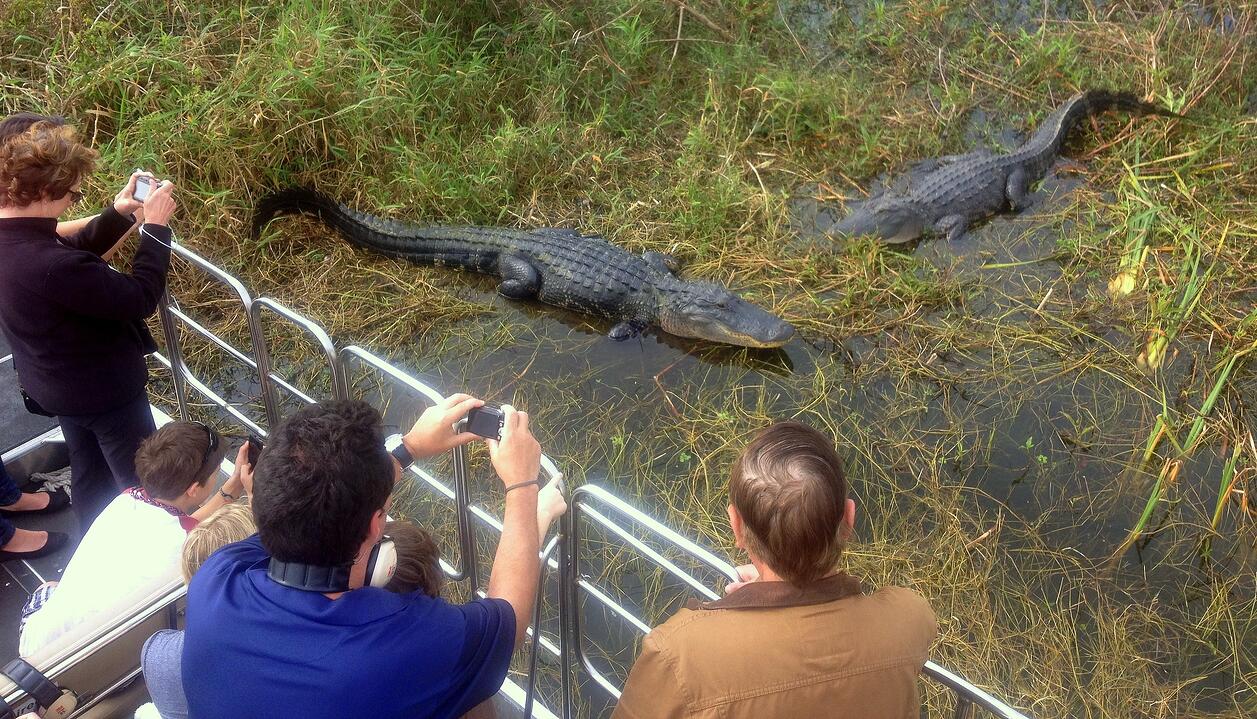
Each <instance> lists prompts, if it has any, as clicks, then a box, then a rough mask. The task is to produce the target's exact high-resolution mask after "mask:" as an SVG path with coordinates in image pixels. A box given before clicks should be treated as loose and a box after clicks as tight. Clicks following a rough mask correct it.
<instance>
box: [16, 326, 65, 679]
mask: <svg viewBox="0 0 1257 719" xmlns="http://www.w3.org/2000/svg"><path fill="white" fill-rule="evenodd" d="M56 426H57V423H56V421H55V420H53V419H52V418H51V417H41V416H39V415H36V414H31V413H29V412H27V411H26V407H25V406H23V404H22V398H21V396H20V395H19V394H18V383H17V373H16V372H14V371H13V360H12V358H11V357H10V353H9V343H8V340H7V339H6V338H5V337H4V335H3V333H0V451H2V452H4V453H5V454H6V455H7V454H9V453H10V451H11V450H13V449H14V448H16V447H18V446H20V445H22V444H23V443H25V442H27V441H29V440H31V439H32V438H34V437H38V436H40V435H42V434H44V433H46V432H48V431H49V430H52V429H54V428H56ZM6 467H7V468H8V469H9V474H11V475H12V476H13V479H14V481H16V482H17V483H18V486H23V485H24V484H25V482H26V480H27V479H28V477H29V472H30V470H29V469H27V468H26V467H24V466H22V464H21V463H8V462H6ZM8 519H9V521H11V522H13V523H14V524H16V525H17V526H19V527H21V528H22V529H33V530H48V531H53V532H65V533H66V534H69V535H70V537H71V540H72V541H71V543H70V545H71V546H67V547H65V548H63V549H62V550H61V551H59V552H57V553H56V554H53V555H50V556H47V557H40V558H39V559H33V560H28V561H10V562H4V563H2V564H0V567H3V571H0V627H2V628H3V629H0V656H3V657H15V656H17V626H18V621H19V619H20V617H21V615H22V605H24V604H25V603H26V597H27V596H28V595H29V594H30V593H31V592H32V591H34V589H35V587H37V586H39V585H40V584H41V583H42V582H44V581H46V580H49V579H56V578H58V577H60V576H61V572H62V571H63V570H64V569H65V565H66V563H67V562H69V561H70V555H71V554H72V553H73V545H75V544H77V540H78V524H77V523H76V522H75V521H74V512H72V511H70V510H65V511H62V512H57V513H56V514H52V515H34V516H23V515H17V516H15V517H13V516H11V517H9V518H8Z"/></svg>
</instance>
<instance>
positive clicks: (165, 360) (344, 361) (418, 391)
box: [157, 243, 1026, 719]
mask: <svg viewBox="0 0 1257 719" xmlns="http://www.w3.org/2000/svg"><path fill="white" fill-rule="evenodd" d="M172 248H173V250H174V255H175V256H176V257H179V258H182V259H183V260H186V261H187V262H189V263H190V264H191V265H192V266H193V267H195V268H197V269H199V270H200V271H202V272H204V273H205V274H207V275H208V276H209V277H211V278H213V279H215V280H217V281H218V282H220V283H221V284H223V285H224V286H226V287H227V288H228V289H229V290H231V292H232V293H233V294H234V295H235V298H236V299H237V300H238V301H239V302H240V307H241V310H242V311H243V313H244V317H245V318H246V321H247V323H248V330H249V338H250V343H251V347H250V348H249V350H250V352H245V351H244V350H241V349H239V348H236V347H234V346H232V345H231V344H230V343H228V342H226V341H225V340H223V339H222V338H220V337H218V336H217V335H215V334H214V333H213V332H211V331H210V330H208V329H206V328H205V327H204V326H203V325H202V324H200V323H199V322H197V321H196V320H194V319H193V318H192V317H190V316H188V315H187V314H186V313H185V312H183V311H182V310H180V309H179V308H178V307H177V306H175V305H174V304H173V303H172V302H171V301H170V299H169V296H166V297H164V298H163V301H162V303H161V304H160V307H159V311H160V317H161V322H162V327H163V335H164V337H165V340H166V352H167V354H166V356H162V355H157V359H158V361H160V362H161V363H162V364H164V365H166V366H167V367H168V368H170V369H171V373H172V380H173V384H174V388H175V398H176V401H177V402H178V405H179V415H180V416H181V417H182V418H184V419H188V418H189V403H188V388H189V387H191V388H192V389H194V390H196V391H197V392H198V393H199V394H200V395H201V396H202V397H204V398H205V399H206V400H208V401H209V402H210V403H211V404H213V405H214V406H217V407H218V408H219V409H221V410H223V411H224V412H226V413H227V414H228V415H230V416H231V417H232V418H234V419H235V420H236V421H237V422H239V423H240V424H241V425H243V426H244V427H246V428H247V429H248V430H249V431H253V432H257V433H259V434H263V435H264V434H266V428H270V427H274V426H275V425H276V424H278V422H279V421H280V420H281V419H282V417H281V403H280V400H279V396H278V392H277V388H282V389H283V390H285V391H286V392H288V393H289V394H291V395H292V396H294V397H297V398H299V399H300V400H302V401H304V402H315V401H316V400H317V399H318V398H316V397H313V396H311V394H309V393H308V392H307V391H305V390H302V389H301V388H298V387H297V386H295V385H294V384H293V383H292V382H291V381H289V380H287V379H285V378H283V377H281V376H279V375H278V374H276V373H275V371H274V369H273V367H272V363H271V354H270V351H269V347H268V344H267V336H266V332H265V331H264V326H263V311H264V310H265V311H266V312H267V313H268V314H273V315H274V316H275V318H276V321H278V322H282V323H288V324H289V325H292V326H293V327H295V328H296V329H298V330H299V331H300V332H301V333H302V334H304V335H305V336H307V337H309V338H311V339H313V340H314V343H315V344H316V345H317V346H318V348H319V350H320V352H321V354H322V356H323V360H324V361H325V362H326V365H327V370H328V372H329V373H330V377H331V393H332V395H331V396H332V398H336V399H346V398H348V397H349V396H351V394H353V386H352V382H351V381H350V375H349V374H348V372H347V369H348V368H350V367H351V366H355V365H360V366H361V367H362V368H364V369H368V370H370V371H371V372H374V373H375V374H376V376H377V377H378V378H379V379H380V380H381V381H383V382H384V383H386V384H388V385H391V386H392V387H393V388H395V389H402V390H404V391H406V392H410V393H412V394H415V395H417V396H419V397H421V398H423V399H424V401H426V402H428V403H431V404H435V403H437V402H439V401H441V400H442V399H443V398H444V395H443V394H442V393H440V392H439V391H438V390H436V389H435V388H433V387H431V386H429V385H427V384H425V383H424V382H421V381H419V380H418V379H416V378H415V377H413V376H411V375H410V374H408V373H407V372H405V371H404V370H402V369H400V368H398V367H396V366H395V365H393V364H391V363H390V362H388V361H387V360H385V359H383V358H381V357H379V356H377V355H375V354H374V353H372V352H371V351H369V350H367V349H364V348H362V347H359V346H357V345H349V346H346V347H343V348H341V349H339V350H338V349H337V348H336V344H335V342H334V341H333V340H332V338H331V337H330V336H329V335H328V334H327V332H326V331H325V330H324V329H323V328H322V327H320V326H319V325H318V324H317V323H315V322H313V321H311V320H310V319H308V318H306V317H304V316H302V315H301V314H299V313H297V312H295V311H293V310H291V309H289V308H287V307H285V306H284V305H282V304H280V303H279V302H276V301H275V300H272V299H269V298H266V297H260V298H254V297H252V296H251V295H250V293H249V291H248V290H247V289H246V288H245V287H244V285H243V283H241V282H240V281H239V280H238V279H236V278H235V277H232V276H231V275H230V274H228V273H227V272H225V271H223V270H222V269H220V268H218V267H216V266H215V265H213V264H212V263H210V262H209V261H207V260H205V259H204V258H202V257H200V256H199V255H197V254H196V253H194V252H192V251H191V250H189V249H187V248H186V247H183V246H182V245H180V244H178V243H172ZM177 323H182V324H183V325H184V326H186V327H188V328H189V329H190V330H191V331H193V332H195V333H196V334H198V335H200V336H202V337H203V338H204V339H205V340H207V341H208V342H210V343H212V344H213V345H215V346H216V347H218V348H219V349H221V350H222V351H224V352H226V353H227V354H228V355H229V356H230V357H232V358H233V359H234V360H236V361H237V362H240V363H241V364H243V365H245V366H246V367H249V368H250V369H251V370H253V371H254V372H255V373H256V375H257V379H258V383H259V386H260V388H261V399H262V403H263V405H264V412H265V415H266V428H264V427H262V426H261V425H260V424H259V423H257V422H255V421H254V420H253V419H252V418H250V417H249V416H248V415H247V414H246V413H245V412H244V410H243V409H242V408H240V407H237V406H235V405H233V404H231V403H230V402H228V401H227V400H226V399H225V398H223V397H222V396H221V395H220V394H219V393H218V392H216V391H214V390H213V389H212V388H211V387H210V386H208V385H207V384H206V383H205V382H204V381H202V380H201V379H199V378H198V377H196V375H195V374H194V373H193V372H192V371H191V369H190V368H189V367H188V365H187V363H186V362H185V361H184V357H183V351H182V347H181V342H180V339H179V331H178V326H177ZM450 459H451V467H452V470H451V474H452V476H451V477H450V478H449V479H448V480H444V479H442V478H440V477H438V476H436V475H435V474H433V473H432V472H430V471H429V470H427V469H425V468H422V467H418V466H412V467H411V468H410V469H409V472H411V474H412V475H413V476H414V477H415V478H417V479H418V480H419V483H418V485H417V486H419V487H422V488H424V489H426V490H428V491H429V492H431V493H433V494H435V495H437V496H438V497H439V498H441V499H443V500H445V501H450V502H453V504H454V511H455V520H456V525H455V526H456V537H455V542H454V544H455V546H456V547H457V550H458V556H457V557H456V558H455V560H454V561H453V562H451V561H447V560H446V559H444V558H442V559H441V566H442V569H443V570H444V572H445V573H446V575H447V576H448V577H449V578H450V579H451V580H453V581H455V582H461V583H465V585H466V588H467V589H468V591H469V592H470V593H471V594H478V595H481V596H483V587H482V585H481V581H480V576H479V575H480V572H479V570H478V564H477V560H478V558H477V554H476V552H477V544H476V536H477V526H478V525H480V526H483V527H486V528H488V529H489V530H491V531H493V532H496V533H497V534H499V535H500V534H501V531H502V523H501V521H500V520H499V519H498V518H497V517H496V516H494V514H492V513H491V512H489V511H488V510H486V509H485V508H484V507H481V506H478V505H476V504H474V503H472V502H471V500H470V492H469V489H468V470H467V453H466V451H465V449H464V448H462V447H459V448H456V449H455V450H453V451H452V453H451V457H450ZM541 462H542V470H543V472H544V473H545V474H546V475H547V479H550V478H553V477H555V476H558V475H559V471H558V468H557V467H556V466H555V464H554V462H553V461H552V460H551V459H550V458H549V457H547V456H544V455H543V456H542V459H541ZM617 519H618V521H617ZM582 520H587V521H589V522H591V523H593V524H594V525H597V526H598V527H600V528H601V529H602V530H604V531H605V532H606V533H607V536H608V537H614V538H615V540H616V541H617V542H619V543H620V544H621V545H622V546H624V547H625V548H627V549H630V550H632V551H634V552H635V553H637V555H638V556H640V557H641V558H642V559H643V560H645V561H647V562H649V563H650V564H651V565H653V566H654V567H657V568H658V569H659V570H660V571H662V572H664V573H665V574H666V575H667V576H670V577H671V578H672V579H673V580H675V581H676V582H678V583H679V584H680V585H681V586H682V587H684V588H685V589H686V590H688V591H689V592H693V593H697V594H699V595H702V596H704V597H706V598H707V599H716V598H718V597H719V594H718V593H717V592H716V591H715V590H714V589H713V588H712V587H710V586H708V585H707V584H705V583H703V582H702V581H700V580H699V579H698V578H696V577H695V576H694V575H693V574H691V573H690V572H689V571H687V570H685V569H683V568H682V567H680V566H679V565H678V564H677V562H676V561H674V560H673V559H669V557H668V556H665V552H668V553H673V554H676V553H679V554H680V555H682V556H684V557H687V558H688V559H689V560H690V561H692V562H693V563H695V564H696V565H699V566H702V567H705V568H706V569H707V570H709V571H710V572H711V573H712V574H713V575H719V576H721V577H724V578H728V579H730V580H737V578H738V575H737V572H736V570H735V569H734V567H733V566H732V565H731V564H729V563H728V562H727V561H725V560H724V559H722V558H720V557H718V556H716V555H715V554H713V553H711V552H710V551H708V550H707V549H705V548H703V547H701V546H699V545H698V544H696V543H694V542H693V541H691V540H689V539H688V538H686V537H684V536H682V535H681V534H679V533H677V532H676V531H674V530H672V529H671V528H669V527H667V526H665V525H663V524H661V523H660V522H658V521H656V520H654V519H653V518H651V517H650V516H649V515H647V514H645V513H644V512H642V511H641V510H639V509H637V508H635V507H633V506H632V505H630V504H628V503H627V502H625V501H623V500H622V499H620V498H618V497H616V496H615V495H613V494H612V493H610V492H608V491H607V490H605V489H603V488H601V487H598V486H596V485H591V484H586V485H583V486H581V487H578V488H576V489H575V490H574V491H572V492H571V498H570V501H569V510H568V513H567V514H566V515H565V516H564V517H563V518H562V520H561V524H560V527H561V528H560V533H559V535H558V536H557V537H556V538H554V539H553V540H551V541H550V542H549V543H548V544H547V546H546V548H545V550H544V551H543V553H542V555H543V556H542V559H543V563H542V577H543V579H544V578H545V577H546V574H547V571H546V570H547V569H548V568H557V569H558V582H557V585H558V586H557V589H558V597H559V601H558V605H559V606H558V623H559V632H558V634H559V636H558V640H557V642H556V641H554V640H551V639H549V638H547V637H546V636H544V634H543V632H542V631H541V626H540V625H541V601H540V600H541V598H542V596H544V594H545V589H546V586H547V585H546V583H545V582H543V583H542V586H540V587H539V589H538V603H537V610H536V614H535V616H534V622H533V627H532V628H531V629H530V634H531V635H532V646H531V649H530V655H529V663H530V671H529V677H528V690H527V691H526V693H525V700H524V704H525V705H526V707H527V708H528V710H529V716H531V708H532V703H533V700H534V691H533V686H534V682H535V679H536V664H537V655H538V653H539V651H541V650H544V651H546V652H547V653H548V654H550V655H551V656H552V657H554V658H556V659H557V660H558V661H559V664H560V666H561V670H562V671H561V679H560V684H561V692H562V699H561V702H562V706H561V712H562V716H563V717H564V719H570V717H572V716H573V714H574V707H575V701H576V698H577V694H578V692H579V691H580V688H579V687H578V686H577V685H576V683H575V681H574V680H575V672H574V669H575V665H576V664H579V666H580V668H581V669H582V670H583V671H584V673H585V675H586V676H587V677H588V678H589V679H590V680H591V681H592V683H593V685H594V686H596V687H598V688H600V689H601V690H602V691H603V692H605V693H606V694H607V696H608V697H610V698H611V699H613V700H614V699H618V698H619V695H620V688H619V687H618V686H617V684H616V683H615V681H614V680H612V679H611V678H609V677H608V676H607V675H606V674H605V673H604V672H603V671H602V670H601V669H600V668H599V667H598V666H597V665H596V663H595V661H594V660H593V658H592V657H591V656H590V655H589V654H588V652H587V651H586V639H587V637H586V633H585V632H584V631H583V630H582V623H581V607H582V599H583V598H590V599H591V600H593V601H595V602H597V603H598V604H599V605H601V606H602V608H603V609H605V610H607V611H609V612H611V613H612V614H614V615H615V616H617V617H619V618H620V620H622V621H623V622H625V623H627V624H628V625H629V626H631V627H633V628H634V629H635V630H636V631H637V632H639V633H641V634H643V635H644V634H646V633H648V632H649V631H650V626H649V624H648V623H646V622H645V621H644V620H643V619H642V618H640V617H639V616H637V615H636V614H634V612H633V611H632V610H630V609H628V608H626V607H625V606H624V605H623V604H622V603H621V602H618V601H616V599H614V598H613V597H612V596H611V593H610V592H608V591H607V590H604V589H603V588H601V587H599V586H598V584H597V583H596V582H595V581H594V580H593V579H591V578H590V577H588V576H585V575H584V574H583V573H582V567H584V566H585V564H586V561H587V559H586V558H585V556H584V551H585V550H584V542H583V541H582V540H583V539H584V537H585V534H584V531H583V529H582ZM631 527H638V528H641V529H642V530H643V531H644V532H645V533H646V534H648V535H650V537H651V540H650V541H647V540H644V539H643V538H642V537H640V536H638V535H637V534H635V533H634V532H633V531H631ZM652 542H653V543H654V544H659V545H662V547H665V548H666V549H663V551H661V550H660V549H656V548H655V546H653V545H652ZM556 554H557V555H558V558H557V560H555V559H553V556H554V555H556ZM925 675H926V676H927V677H929V678H930V679H933V680H934V681H937V682H939V683H941V684H942V685H943V686H945V687H947V688H948V689H950V690H951V692H952V693H953V694H954V695H955V697H956V708H955V713H954V716H955V717H957V719H966V718H967V717H970V716H972V711H973V709H974V708H977V707H980V708H982V709H984V710H986V711H988V712H989V713H991V714H993V715H994V716H996V717H1001V718H1004V719H1026V717H1025V716H1024V715H1023V714H1021V713H1019V712H1017V711H1016V710H1015V709H1013V708H1011V707H1009V706H1008V705H1007V704H1005V703H1003V702H1001V701H999V700H998V699H996V698H994V697H992V696H991V695H989V694H988V693H986V692H984V691H983V690H981V689H979V688H977V687H975V686H973V685H972V684H970V683H969V682H967V681H965V680H964V679H963V678H961V677H960V676H958V675H956V674H954V673H953V672H950V671H948V670H947V669H944V668H942V667H940V666H938V665H936V664H934V663H933V662H927V664H926V666H925Z"/></svg>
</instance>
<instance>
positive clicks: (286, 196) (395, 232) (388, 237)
mask: <svg viewBox="0 0 1257 719" xmlns="http://www.w3.org/2000/svg"><path fill="white" fill-rule="evenodd" d="M292 213H304V214H309V215H313V216H315V217H318V218H319V219H321V220H322V221H323V222H324V223H326V224H328V225H330V226H331V227H333V228H335V229H336V230H338V231H339V232H340V234H341V235H343V236H344V237H345V238H346V239H347V240H349V241H350V242H351V243H353V244H355V245H358V246H360V247H364V248H367V249H369V250H372V251H375V252H379V253H381V254H384V255H389V256H391V257H401V258H404V259H407V260H410V261H412V262H415V263H419V264H425V265H437V266H451V267H459V268H462V269H466V270H470V271H472V272H480V273H483V274H488V275H495V276H497V277H499V278H500V279H501V283H500V284H499V285H498V292H499V293H501V294H502V295H503V296H505V297H509V298H511V299H516V300H531V299H536V300H540V301H542V302H545V303H547V304H551V305H556V306H558V307H564V308H567V309H571V310H576V311H578V312H585V313H589V314H595V315H601V316H603V317H609V318H611V319H613V320H616V321H617V322H618V324H616V325H615V326H614V327H613V328H612V330H611V333H610V336H611V337H612V338H613V339H625V338H627V337H631V336H633V335H635V334H637V333H638V332H640V331H641V330H642V329H644V328H646V327H649V326H657V327H659V328H661V329H662V330H663V331H665V332H668V333H669V334H673V335H677V336H680V337H692V338H697V339H703V340H709V341H711V342H722V343H725V344H731V345H739V346H742V347H780V346H781V345H783V344H785V343H786V341H787V340H789V339H790V337H791V336H792V335H793V334H794V328H793V327H791V326H790V324H789V323H787V322H785V321H783V320H781V319H780V318H778V317H776V316H774V315H773V314H771V313H769V312H767V311H765V310H763V309H761V308H760V307H757V306H756V305H753V304H751V303H750V302H747V301H745V300H743V299H742V298H740V297H738V296H737V295H735V294H733V293H732V292H730V291H729V290H727V289H725V288H723V287H721V286H719V285H716V284H713V283H711V282H698V281H690V280H683V279H680V278H678V277H677V276H676V275H675V274H674V271H675V269H676V263H675V261H674V260H673V259H672V258H671V257H669V256H668V255H664V254H662V253H659V252H643V253H642V254H641V255H635V254H632V253H630V252H628V251H626V250H624V249H622V248H620V247H616V246H615V245H613V244H611V243H610V242H607V241H606V240H605V239H603V238H602V237H600V236H598V235H582V234H581V233H580V232H577V231H576V230H570V229H557V228H549V227H547V228H542V229H533V230H528V229H511V228H502V227H445V226H420V225H412V224H407V223H404V222H398V221H395V220H389V219H385V218H381V217H376V216H374V215H369V214H366V213H364V212H358V211H357V210H354V209H351V208H349V207H347V206H345V205H343V204H341V203H339V202H336V201H335V200H333V199H331V198H330V197H328V196H327V195H324V194H322V193H320V192H316V191H314V190H309V189H305V188H291V189H287V190H282V191H280V192H276V193H272V194H270V195H267V196H266V197H264V198H262V200H261V201H260V202H259V203H258V207H257V210H256V212H255V213H254V218H253V234H254V236H255V237H256V236H257V234H258V233H259V232H260V231H261V229H262V227H263V226H265V225H266V224H267V223H268V222H270V220H271V219H273V218H274V217H275V216H276V215H281V214H292Z"/></svg>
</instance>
